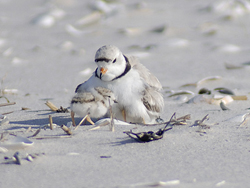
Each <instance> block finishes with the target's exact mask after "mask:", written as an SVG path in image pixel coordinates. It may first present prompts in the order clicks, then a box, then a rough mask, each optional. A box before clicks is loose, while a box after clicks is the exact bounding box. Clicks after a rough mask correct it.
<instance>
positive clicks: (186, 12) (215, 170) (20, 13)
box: [0, 0, 250, 188]
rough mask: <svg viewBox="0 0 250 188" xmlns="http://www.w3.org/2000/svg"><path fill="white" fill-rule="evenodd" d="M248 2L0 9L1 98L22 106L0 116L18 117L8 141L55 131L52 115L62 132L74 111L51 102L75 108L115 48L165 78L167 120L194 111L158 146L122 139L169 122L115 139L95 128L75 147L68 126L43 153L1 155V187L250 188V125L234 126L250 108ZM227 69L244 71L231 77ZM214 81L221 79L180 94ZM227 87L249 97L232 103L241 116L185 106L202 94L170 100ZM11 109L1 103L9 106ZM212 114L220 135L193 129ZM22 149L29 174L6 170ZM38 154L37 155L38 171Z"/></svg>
mask: <svg viewBox="0 0 250 188" xmlns="http://www.w3.org/2000/svg"><path fill="white" fill-rule="evenodd" d="M243 2H245V3H246V4H245V5H244V6H242V5H239V4H237V1H228V0H221V1H215V0H214V1H212V0H211V1H207V0H193V1H192V2H191V1H188V0H178V1H163V0H159V1H149V0H147V1H133V2H132V1H131V2H129V1H111V2H110V3H108V4H105V3H104V4H101V3H100V1H90V0H89V1H76V0H68V1H66V0H49V1H42V0H34V1H27V2H24V1H13V0H1V1H0V25H1V31H0V66H1V68H0V79H1V85H0V86H1V88H0V89H1V96H2V95H3V96H5V97H6V98H7V99H8V100H9V101H10V102H16V104H15V105H12V106H5V107H0V114H3V113H6V112H12V111H13V112H12V113H10V114H7V115H6V117H7V118H8V119H9V124H6V125H1V126H0V133H4V132H6V131H8V132H9V133H13V134H15V135H18V136H22V137H24V138H27V137H29V136H31V135H33V134H34V133H35V131H36V130H37V129H38V128H39V127H40V126H42V125H45V124H48V123H49V120H48V117H49V115H52V117H53V122H54V123H55V124H57V125H62V124H67V123H68V122H70V121H71V119H70V113H56V112H52V111H51V110H50V109H49V108H48V107H47V106H46V105H45V104H44V103H45V102H46V101H47V100H49V101H51V102H53V103H54V104H55V105H56V106H58V107H60V106H63V107H64V108H66V107H68V106H69V103H70V100H71V98H72V96H73V95H74V90H75V88H76V86H77V85H78V84H80V83H82V82H84V81H85V80H87V79H88V78H89V77H90V76H91V74H92V72H93V71H94V70H95V68H96V65H95V63H94V55H95V52H96V50H97V49H98V48H99V47H101V46H102V45H105V44H113V45H116V46H117V47H119V48H120V49H121V51H122V52H123V53H125V54H132V55H136V56H138V57H139V58H140V60H141V62H142V63H143V64H144V65H145V66H146V67H147V68H148V69H150V71H151V72H152V73H153V74H155V75H156V76H157V77H158V79H159V80H160V82H161V83H162V85H163V86H164V90H163V95H164V99H165V107H164V111H163V112H162V114H161V117H162V118H163V119H164V120H166V121H167V120H169V118H170V117H171V115H172V114H173V113H174V112H176V115H177V117H180V116H183V115H186V114H191V120H189V121H188V123H187V125H179V126H174V127H173V129H172V130H170V131H168V132H166V133H165V135H164V137H163V139H161V140H157V141H153V142H149V143H139V142H137V141H135V140H132V139H131V138H129V137H128V136H127V135H126V134H124V133H123V131H129V130H130V129H133V131H134V132H141V131H149V130H153V131H156V130H158V129H159V128H162V127H163V126H162V125H158V126H154V127H148V126H140V125H115V132H111V131H109V128H108V126H105V127H101V128H100V129H98V130H94V131H88V130H89V129H90V128H92V127H93V126H90V125H86V126H80V127H79V128H78V129H77V130H75V131H73V135H72V136H70V137H69V138H68V137H64V138H61V137H60V138H59V136H66V133H65V132H64V131H63V130H62V129H61V128H60V127H59V126H57V127H55V128H54V130H50V129H46V130H44V129H41V132H40V133H39V134H38V135H37V137H38V136H39V137H46V138H45V139H36V138H32V137H31V138H29V140H30V141H32V142H34V144H33V145H32V146H28V147H27V148H25V149H20V148H17V149H12V150H11V149H10V150H8V151H7V152H1V153H0V162H1V165H0V177H1V178H0V187H1V188H5V187H13V188H14V187H19V188H20V187H147V186H150V185H151V184H152V183H157V182H165V183H163V184H162V185H165V186H170V187H185V188H186V187H192V188H193V187H248V186H249V184H250V175H249V172H250V170H249V169H250V157H249V156H250V153H249V151H250V148H249V130H248V127H249V126H250V124H249V122H246V123H245V124H244V125H241V126H240V124H241V120H239V118H238V119H237V118H235V117H236V116H238V115H242V114H247V113H249V107H250V103H249V97H250V90H249V88H250V72H249V66H248V65H246V64H244V63H247V62H249V50H250V48H249V43H250V40H249V38H250V37H249V33H250V22H249V19H250V14H249V12H250V10H249V7H248V5H249V3H250V2H249V1H243ZM222 3H224V4H222ZM230 3H232V4H230ZM225 4H226V5H228V4H229V5H228V6H226V5H225ZM98 10H102V12H101V13H100V11H98ZM86 16H91V19H90V21H88V20H86ZM82 18H84V19H85V20H84V19H82ZM81 19H82V20H81ZM79 20H80V21H79ZM84 22H85V23H84ZM227 64H230V65H233V66H236V67H238V68H237V69H227V68H226V65H227ZM209 76H220V77H221V78H220V79H216V80H213V81H207V82H205V83H202V84H199V85H197V86H196V87H195V86H189V87H181V86H182V85H184V84H188V83H195V82H197V81H199V80H201V79H202V78H205V77H209ZM218 87H225V88H228V89H230V90H232V91H233V92H234V93H235V95H238V96H239V95H240V96H242V95H243V96H246V97H248V100H237V101H233V102H231V103H228V104H226V106H227V107H228V108H230V110H226V111H223V110H221V108H220V106H219V105H215V104H208V103H207V102H199V101H198V102H197V103H186V100H187V99H189V98H191V97H192V96H191V95H180V96H177V97H169V95H170V94H172V93H173V92H176V91H179V90H188V91H192V92H194V93H195V95H197V93H198V91H199V90H200V89H201V88H207V89H209V90H211V91H212V92H213V93H215V91H214V90H213V89H214V88H218ZM6 89H9V90H6ZM171 92H172V93H171ZM210 96H211V95H210ZM210 96H209V97H210ZM6 102H7V100H6V99H5V98H0V104H1V103H6ZM23 107H24V108H28V110H21V109H22V108H23ZM207 114H209V120H207V121H206V122H205V123H206V124H207V125H208V126H209V128H210V129H200V128H199V127H197V126H196V127H191V126H192V125H193V124H194V122H195V121H196V120H201V119H202V118H203V117H204V116H205V115H207ZM80 119H81V118H80V117H77V118H76V121H77V122H79V121H80ZM29 127H31V131H29V132H27V130H28V128H29ZM9 137H14V136H9ZM47 137H52V138H47ZM1 144H4V142H3V141H2V142H1ZM16 151H19V153H20V157H21V158H22V160H21V165H17V164H4V163H5V162H6V160H5V159H4V156H7V157H12V156H13V155H14V153H15V152H16ZM27 154H33V155H35V154H37V155H38V156H37V157H36V158H35V159H33V161H32V162H29V161H27V160H26V159H25V157H26V155H27Z"/></svg>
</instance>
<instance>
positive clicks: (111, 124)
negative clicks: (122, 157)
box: [109, 98, 115, 132]
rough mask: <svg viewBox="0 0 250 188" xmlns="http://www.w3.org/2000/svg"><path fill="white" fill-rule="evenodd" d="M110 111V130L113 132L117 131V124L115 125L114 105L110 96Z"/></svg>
mask: <svg viewBox="0 0 250 188" xmlns="http://www.w3.org/2000/svg"><path fill="white" fill-rule="evenodd" d="M109 112H110V130H111V131H112V132H115V126H114V124H115V123H114V117H113V113H112V106H111V104H110V98H109Z"/></svg>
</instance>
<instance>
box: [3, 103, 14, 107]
mask: <svg viewBox="0 0 250 188" xmlns="http://www.w3.org/2000/svg"><path fill="white" fill-rule="evenodd" d="M14 104H16V102H9V103H2V104H0V107H3V106H10V105H14Z"/></svg>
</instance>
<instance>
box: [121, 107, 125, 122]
mask: <svg viewBox="0 0 250 188" xmlns="http://www.w3.org/2000/svg"><path fill="white" fill-rule="evenodd" d="M122 117H123V119H124V121H125V122H126V111H125V110H124V109H123V110H122Z"/></svg>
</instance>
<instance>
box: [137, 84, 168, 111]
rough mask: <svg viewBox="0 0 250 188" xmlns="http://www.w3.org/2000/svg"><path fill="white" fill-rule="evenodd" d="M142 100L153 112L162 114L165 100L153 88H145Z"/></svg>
mask: <svg viewBox="0 0 250 188" xmlns="http://www.w3.org/2000/svg"><path fill="white" fill-rule="evenodd" d="M141 100H142V102H143V104H144V106H145V107H146V108H147V109H148V110H149V111H151V112H156V113H160V112H161V111H162V109H163V106H164V99H163V97H162V94H161V93H160V92H159V91H157V90H155V89H153V88H151V87H147V88H145V90H144V91H143V95H142V99H141Z"/></svg>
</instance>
